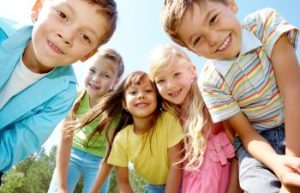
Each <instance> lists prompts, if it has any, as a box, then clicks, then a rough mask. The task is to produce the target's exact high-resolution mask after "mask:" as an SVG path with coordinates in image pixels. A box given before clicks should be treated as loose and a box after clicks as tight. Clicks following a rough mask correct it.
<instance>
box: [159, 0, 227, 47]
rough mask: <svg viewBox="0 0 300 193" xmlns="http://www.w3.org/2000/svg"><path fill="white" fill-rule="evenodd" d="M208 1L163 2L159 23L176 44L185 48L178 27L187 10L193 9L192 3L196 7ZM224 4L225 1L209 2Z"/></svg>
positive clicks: (169, 0) (183, 0) (177, 0)
mask: <svg viewBox="0 0 300 193" xmlns="http://www.w3.org/2000/svg"><path fill="white" fill-rule="evenodd" d="M207 1H209V0H164V5H163V11H162V14H161V23H162V26H163V29H164V31H165V32H166V33H167V34H168V35H169V36H170V38H171V39H172V40H173V41H174V42H176V43H177V44H179V45H181V46H184V47H187V45H186V43H185V42H183V40H182V39H181V37H180V35H179V34H178V29H179V26H180V25H181V23H182V18H183V17H184V15H185V13H186V11H187V10H188V9H193V3H197V4H198V5H201V4H205V3H207ZM210 1H216V2H221V3H224V4H226V0H210Z"/></svg>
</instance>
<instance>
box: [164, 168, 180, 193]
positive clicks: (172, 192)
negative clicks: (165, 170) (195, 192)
mask: <svg viewBox="0 0 300 193" xmlns="http://www.w3.org/2000/svg"><path fill="white" fill-rule="evenodd" d="M182 173H183V169H182V167H181V164H177V165H175V166H172V167H171V168H170V170H169V174H168V180H167V184H166V191H165V193H178V192H179V190H180V185H181V179H182Z"/></svg>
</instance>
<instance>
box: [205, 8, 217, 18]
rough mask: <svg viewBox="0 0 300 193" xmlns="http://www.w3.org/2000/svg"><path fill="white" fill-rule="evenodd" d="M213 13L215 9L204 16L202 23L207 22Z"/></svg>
mask: <svg viewBox="0 0 300 193" xmlns="http://www.w3.org/2000/svg"><path fill="white" fill-rule="evenodd" d="M214 11H215V9H211V10H209V11H208V13H206V15H205V18H204V21H207V20H209V18H210V17H211V15H213V13H214Z"/></svg>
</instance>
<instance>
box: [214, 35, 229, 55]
mask: <svg viewBox="0 0 300 193" xmlns="http://www.w3.org/2000/svg"><path fill="white" fill-rule="evenodd" d="M231 41H232V36H231V34H229V36H227V38H226V39H225V40H224V42H223V44H222V45H221V46H220V47H219V48H218V49H217V52H223V51H225V50H227V49H228V48H229V46H230V45H231Z"/></svg>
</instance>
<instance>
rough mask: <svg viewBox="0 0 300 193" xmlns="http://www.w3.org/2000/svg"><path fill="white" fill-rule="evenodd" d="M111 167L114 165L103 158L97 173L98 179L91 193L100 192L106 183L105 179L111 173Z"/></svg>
mask: <svg viewBox="0 0 300 193" xmlns="http://www.w3.org/2000/svg"><path fill="white" fill-rule="evenodd" d="M111 168H112V167H111V166H110V165H109V164H107V162H106V161H105V160H103V161H102V162H101V163H100V165H99V169H98V173H97V176H96V179H95V181H94V184H93V186H92V189H91V191H90V193H98V192H100V190H101V188H102V186H103V184H104V183H105V180H106V179H107V177H108V176H109V174H110V171H111Z"/></svg>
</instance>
